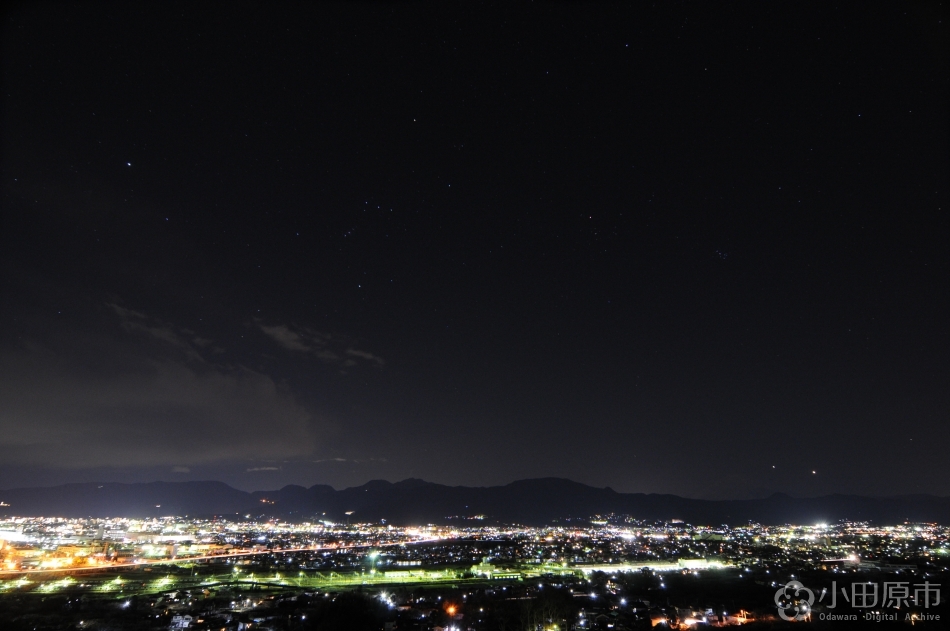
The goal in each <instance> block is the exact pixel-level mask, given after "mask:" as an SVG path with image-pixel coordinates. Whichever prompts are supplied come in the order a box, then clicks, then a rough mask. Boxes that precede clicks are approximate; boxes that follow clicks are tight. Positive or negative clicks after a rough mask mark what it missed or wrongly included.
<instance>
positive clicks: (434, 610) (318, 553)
mask: <svg viewBox="0 0 950 631" xmlns="http://www.w3.org/2000/svg"><path fill="white" fill-rule="evenodd" d="M481 523H482V524H483V525H480V526H478V527H469V528H462V527H458V526H444V525H424V526H414V527H397V526H393V525H391V524H381V523H380V524H371V523H363V524H351V525H347V524H335V523H329V522H309V523H308V522H303V523H290V522H284V521H278V520H268V521H254V520H247V521H231V520H223V519H185V518H179V517H167V518H161V519H147V520H137V519H124V518H115V519H67V518H56V517H41V518H11V519H7V520H6V521H3V522H0V604H2V599H3V598H4V596H5V595H7V594H19V595H24V594H34V593H35V594H37V595H40V594H43V595H50V594H62V595H63V596H65V597H66V598H67V599H71V598H73V597H79V596H87V597H93V598H104V599H110V598H111V599H115V602H116V607H118V608H120V609H122V608H124V609H126V610H129V609H135V608H140V605H139V604H137V603H141V602H150V603H152V604H153V605H154V607H156V608H161V610H162V611H163V612H168V613H167V615H169V616H170V615H172V614H174V615H179V614H181V615H185V613H183V612H193V613H200V612H201V611H202V609H201V608H202V607H205V606H209V605H208V602H210V601H211V600H214V599H215V598H217V599H218V600H219V601H220V604H218V605H216V607H218V609H220V610H221V611H223V610H227V612H230V613H228V614H227V615H232V616H236V615H238V614H240V615H241V616H245V617H247V616H251V615H252V614H254V615H257V613H260V612H262V611H264V610H267V611H270V610H269V609H267V608H268V607H270V608H271V609H272V608H274V607H275V606H276V605H275V604H274V603H276V602H281V599H284V598H291V597H293V598H297V597H298V596H300V595H308V596H306V598H309V599H310V600H311V601H312V600H313V598H316V597H317V596H315V595H318V596H319V597H320V598H324V599H326V598H329V599H331V600H332V599H335V598H338V597H342V596H339V595H340V594H345V593H347V592H349V591H351V590H355V589H360V590H363V593H367V594H369V595H371V596H372V598H373V599H374V601H375V602H376V603H378V605H380V606H382V607H383V610H384V611H389V612H391V615H393V616H396V615H400V616H402V615H409V613H412V615H417V614H418V615H420V616H421V615H423V613H424V614H425V615H426V616H430V617H429V618H427V620H430V621H431V620H435V619H436V618H438V619H439V620H442V622H440V623H439V624H440V625H441V626H442V628H443V629H450V628H452V626H455V627H457V628H459V629H465V630H466V631H467V630H469V629H481V628H483V627H479V626H478V625H477V624H476V623H475V622H474V621H473V620H475V621H477V620H479V619H484V620H485V622H484V624H485V625H489V624H490V620H491V619H492V618H491V616H493V615H497V614H496V613H494V612H496V611H497V610H498V607H499V606H501V605H500V604H499V603H504V602H509V600H510V599H516V600H524V599H528V600H532V599H540V598H542V597H544V598H548V597H550V598H553V597H554V595H556V594H561V595H564V594H566V595H567V596H565V597H566V598H567V601H569V602H570V603H573V605H572V606H573V607H575V608H578V609H579V610H580V611H579V612H576V615H575V614H572V616H573V617H572V618H571V620H573V622H572V623H571V625H573V627H574V628H577V629H594V628H602V627H603V624H602V623H604V618H603V616H604V615H607V616H608V617H609V616H613V617H614V618H617V617H618V616H619V617H621V618H624V619H630V620H633V619H643V620H646V619H647V618H649V619H650V620H653V621H663V624H665V625H667V626H669V625H671V624H673V622H672V621H675V620H678V622H675V624H681V625H687V626H690V625H691V624H694V623H696V622H697V621H702V620H705V621H707V622H715V624H717V625H728V624H743V623H745V622H748V621H751V620H755V619H761V618H762V617H763V616H764V615H766V614H764V613H763V612H762V611H761V610H755V606H756V603H740V604H741V605H742V606H741V607H740V606H736V607H735V609H727V610H725V613H719V612H720V611H722V610H721V609H715V608H713V609H709V608H700V609H696V608H695V607H694V610H691V611H690V612H688V613H683V612H681V613H680V614H673V613H671V612H670V611H666V610H663V611H658V610H657V607H658V604H657V603H666V602H672V601H673V600H675V599H676V598H678V597H679V596H678V594H680V593H681V592H682V589H683V586H684V585H688V584H689V581H698V582H699V583H697V584H705V583H703V582H704V581H710V580H720V579H716V578H715V577H717V576H720V577H724V578H723V579H722V580H727V579H728V580H738V581H743V582H744V583H743V584H746V583H747V584H749V585H752V586H754V588H755V589H759V590H763V592H764V593H766V596H767V599H766V600H765V602H764V605H766V606H768V605H770V604H771V594H774V592H775V591H776V590H777V589H778V588H780V587H781V586H782V585H784V584H785V583H786V582H788V581H789V580H807V579H804V578H801V577H805V576H814V575H815V573H818V574H819V575H821V576H826V577H829V578H830V579H834V580H837V581H839V583H841V582H844V581H846V580H852V579H855V578H860V577H862V576H867V575H868V574H867V573H869V572H888V573H892V574H898V575H901V574H902V575H906V576H908V577H911V576H920V577H924V578H926V577H928V576H929V577H931V578H932V577H934V576H938V575H939V574H940V573H941V572H946V571H947V567H948V565H950V554H948V549H950V529H948V528H946V527H943V526H938V525H935V524H909V523H908V524H901V525H895V526H876V525H872V524H868V523H863V522H840V523H836V524H817V525H784V526H763V525H759V524H745V525H741V526H736V527H729V526H701V525H690V524H684V523H680V522H647V521H641V520H637V519H635V518H633V517H630V516H625V515H606V516H604V515H598V516H593V517H592V518H591V519H589V520H587V521H586V522H580V523H579V522H577V521H576V520H575V521H572V522H571V523H570V524H567V525H551V526H545V527H528V526H520V525H486V524H485V523H484V521H482V522H481ZM729 577H731V578H729ZM367 590H368V591H367ZM418 590H423V591H422V592H418ZM439 590H444V591H439ZM425 593H429V594H430V595H431V597H423V596H412V597H411V598H410V596H411V595H412V594H425ZM293 594H296V595H297V596H292V595H293ZM546 594H547V596H545V595H546ZM133 597H134V598H133ZM300 597H302V596H300ZM427 598H428V600H427ZM493 598H494V599H495V600H492V599H493ZM216 602H217V601H216ZM288 602H290V601H288ZM293 602H296V601H293ZM301 602H303V601H301ZM125 603H129V604H125ZM203 603H204V604H203ZM268 603H270V604H268ZM426 603H428V604H426ZM684 604H689V603H684ZM713 604H715V603H713ZM759 604H762V603H759ZM150 606H152V605H150ZM407 607H408V608H409V609H406V608H407ZM475 607H478V608H477V609H476V608H475ZM222 608H223V609H222ZM707 609H709V610H708V611H707ZM410 610H411V611H410ZM773 610H774V608H773ZM308 611H309V610H308ZM684 611H685V610H684ZM255 612H256V613H255ZM407 612H409V613H407ZM219 613H220V612H219ZM312 613H313V612H312V611H310V613H307V614H305V613H301V615H312ZM594 613H596V616H593V617H592V614H594ZM773 613H774V611H773ZM163 615H166V614H163ZM188 615H191V614H188ZM222 615H224V614H222ZM268 615H270V614H268ZM460 616H461V618H460ZM266 617H267V616H263V617H262V618H261V619H262V620H263V619H264V618H266ZM638 617H639V618H638ZM595 618H597V619H598V620H599V622H598V621H597V620H595ZM182 624H183V623H182ZM433 624H435V623H433ZM564 624H565V623H564V622H563V620H562V621H561V622H558V621H557V620H552V621H544V620H540V619H539V622H538V627H537V628H539V629H542V628H543V629H554V628H559V629H562V628H563V629H566V628H569V627H567V626H564ZM604 624H606V623H604ZM554 625H561V626H559V627H556V626H554ZM598 625H600V626H598ZM244 628H249V627H244ZM433 628H434V627H433ZM484 628H488V627H484Z"/></svg>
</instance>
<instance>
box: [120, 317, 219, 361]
mask: <svg viewBox="0 0 950 631" xmlns="http://www.w3.org/2000/svg"><path fill="white" fill-rule="evenodd" d="M106 306H107V307H109V308H110V309H111V310H112V311H114V312H115V314H116V315H118V316H119V319H120V323H121V326H122V328H123V329H124V330H126V331H128V332H130V333H143V334H145V335H148V336H150V337H151V338H153V339H155V340H158V341H159V342H163V343H165V344H168V345H170V346H173V347H175V348H177V349H179V350H181V351H183V352H184V353H185V355H186V356H187V357H188V358H189V359H191V360H195V361H203V358H202V356H201V354H200V353H199V352H198V349H197V348H195V347H196V346H197V347H199V348H204V347H207V346H209V345H210V344H212V342H213V340H207V339H204V338H202V337H198V336H197V335H195V333H194V331H189V330H188V329H180V330H176V329H175V327H174V326H173V325H172V324H169V323H167V322H162V321H160V320H159V319H157V318H153V317H151V316H148V315H146V314H144V313H142V312H141V311H134V310H132V309H128V308H126V307H123V306H120V305H118V304H116V303H113V302H110V303H106ZM189 339H190V340H191V341H190V342H189Z"/></svg>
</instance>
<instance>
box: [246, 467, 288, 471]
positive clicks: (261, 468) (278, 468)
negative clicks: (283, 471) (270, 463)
mask: <svg viewBox="0 0 950 631" xmlns="http://www.w3.org/2000/svg"><path fill="white" fill-rule="evenodd" d="M248 471H280V467H251V468H250V469H248Z"/></svg>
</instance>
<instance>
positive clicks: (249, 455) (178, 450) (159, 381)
mask: <svg viewBox="0 0 950 631" xmlns="http://www.w3.org/2000/svg"><path fill="white" fill-rule="evenodd" d="M109 306H110V308H111V309H112V311H114V312H115V313H116V314H118V316H119V317H120V326H119V327H117V328H118V329H119V330H117V331H116V335H101V334H100V335H92V336H90V335H89V334H88V333H87V334H86V335H85V336H83V339H84V340H85V343H84V344H82V348H78V346H74V347H72V348H71V347H69V346H61V347H59V348H52V347H48V346H41V345H39V344H38V343H24V344H21V345H20V347H19V348H16V349H11V350H6V351H4V352H2V354H0V384H2V385H0V410H2V414H0V449H2V450H3V451H4V453H5V460H6V463H8V464H9V463H13V462H16V463H21V464H55V466H59V467H94V466H101V465H110V466H120V467H121V466H152V465H169V466H174V467H175V469H173V472H175V473H184V472H187V470H188V468H189V466H192V465H196V464H204V463H211V462H220V461H225V460H240V459H253V458H277V457H291V456H301V455H307V454H309V453H310V452H311V451H312V450H313V448H314V445H315V432H314V428H313V425H312V416H311V414H310V413H309V412H308V411H307V410H306V409H304V407H303V406H302V405H300V404H299V403H298V401H297V400H296V398H295V397H294V395H293V394H292V393H291V392H290V391H289V390H288V389H287V388H285V387H283V386H281V385H280V384H279V383H277V382H276V381H275V380H274V379H273V378H271V377H270V376H268V375H266V374H264V373H262V372H259V371H257V370H252V369H250V368H248V367H246V366H242V365H239V364H228V363H216V362H212V361H208V360H206V359H204V358H203V357H202V356H201V355H200V354H199V353H198V352H197V351H196V350H195V349H194V347H192V346H191V345H190V344H189V342H188V341H186V339H185V338H183V337H182V335H181V332H180V329H178V328H176V327H174V326H173V325H171V324H161V325H158V324H155V322H156V321H155V319H154V318H151V317H149V316H147V315H145V314H143V313H140V312H136V311H133V310H130V309H126V308H123V307H120V306H118V305H115V304H111V305H109ZM139 338H145V340H144V341H146V342H154V344H151V345H145V346H143V345H142V344H141V343H140V342H142V341H143V340H142V339H139ZM90 346H94V347H96V348H98V349H99V350H98V352H99V354H100V357H99V360H98V361H97V362H96V365H95V367H91V366H90V361H89V358H88V354H87V353H88V348H89V347H90Z"/></svg>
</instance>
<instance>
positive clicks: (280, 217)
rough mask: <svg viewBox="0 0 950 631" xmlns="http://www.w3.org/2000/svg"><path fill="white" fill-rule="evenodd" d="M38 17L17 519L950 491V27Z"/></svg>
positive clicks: (2, 439)
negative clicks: (527, 493)
mask: <svg viewBox="0 0 950 631" xmlns="http://www.w3.org/2000/svg"><path fill="white" fill-rule="evenodd" d="M656 5H657V6H653V5H652V4H650V3H628V4H623V5H615V4H595V3H575V4H565V5H561V4H546V3H534V4H530V5H529V4H515V3H499V4H498V5H482V4H475V3H463V4H461V5H455V4H453V3H436V4H417V3H411V2H404V3H396V4H367V5H359V4H342V5H332V4H320V5H318V6H312V5H311V4H304V5H296V4H275V3H269V2H264V3H259V4H258V3H251V2H243V3H239V2H228V3H223V4H201V5H199V6H198V7H195V6H193V3H185V4H181V5H175V4H171V3H154V4H151V5H145V4H143V3H121V4H116V5H107V4H102V3H69V4H64V5H56V4H51V3H27V4H23V5H19V6H16V7H13V8H9V7H8V8H7V9H6V11H7V12H6V13H5V14H4V16H3V31H2V47H3V48H2V57H3V60H2V63H3V84H2V90H3V92H2V94H3V101H2V103H3V106H2V108H3V109H2V176H0V177H2V191H0V194H2V197H0V199H2V202H0V203H2V211H0V213H2V214H0V222H2V223H0V488H12V487H17V486H34V485H49V484H59V483H63V482H69V481H127V482H132V481H152V480H196V479H201V480H207V479H215V480H223V481H225V482H228V483H230V484H233V485H235V486H238V487H240V488H244V489H271V488H277V487H280V486H282V485H284V484H288V483H296V484H303V485H306V486H309V485H312V484H317V483H324V484H330V485H333V486H335V487H337V488H342V487H346V486H354V485H358V484H362V483H364V482H366V481H368V480H371V479H379V478H381V479H387V480H390V481H397V480H401V479H404V478H408V477H418V478H423V479H425V480H429V481H433V482H439V483H445V484H452V485H456V484H463V485H494V484H504V483H508V482H511V481H513V480H517V479H524V478H533V477H543V476H558V477H567V478H571V479H573V480H576V481H579V482H584V483H588V484H592V485H595V486H610V487H612V488H614V489H616V490H618V491H638V492H669V493H677V494H681V495H687V496H692V497H704V498H726V497H729V498H738V497H756V496H763V495H766V494H768V493H771V492H775V491H784V492H788V493H791V494H793V495H799V496H806V495H817V494H824V493H833V492H849V493H850V492H854V493H862V494H871V495H885V494H899V493H936V494H940V495H948V494H950V458H948V457H947V455H946V454H947V445H950V423H948V422H950V370H948V360H950V317H948V315H950V309H948V307H950V304H948V302H950V301H948V288H950V273H948V272H950V240H948V239H950V230H948V228H950V225H948V224H950V222H948V208H950V206H948V197H947V191H948V185H950V182H948V180H950V160H948V126H947V122H948V115H947V112H948V111H950V107H948V80H947V44H946V42H947V41H948V39H950V38H948V37H947V34H946V11H945V8H944V7H941V6H940V5H939V4H938V3H936V2H918V3H904V2H891V3H870V4H868V3H856V4H851V5H847V4H835V3H830V2H821V3H816V4H804V3H761V2H758V3H751V4H741V3H739V4H730V5H729V6H725V5H723V4H722V3H698V2H697V3H685V4H684V3H656Z"/></svg>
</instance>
